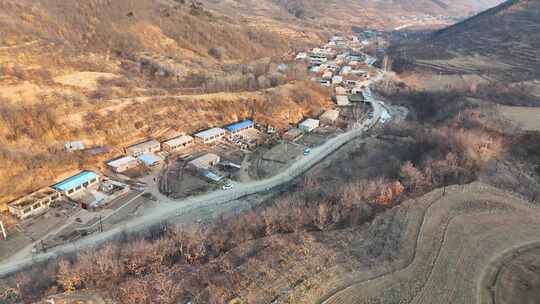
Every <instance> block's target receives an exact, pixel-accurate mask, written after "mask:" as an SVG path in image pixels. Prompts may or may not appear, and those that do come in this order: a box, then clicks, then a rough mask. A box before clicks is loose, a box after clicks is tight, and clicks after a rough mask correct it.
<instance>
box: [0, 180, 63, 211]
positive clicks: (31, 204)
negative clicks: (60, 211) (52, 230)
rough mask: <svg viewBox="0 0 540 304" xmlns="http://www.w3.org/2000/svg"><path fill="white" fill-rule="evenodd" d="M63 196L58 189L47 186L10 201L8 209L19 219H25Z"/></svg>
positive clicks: (45, 208)
mask: <svg viewBox="0 0 540 304" xmlns="http://www.w3.org/2000/svg"><path fill="white" fill-rule="evenodd" d="M61 197H62V196H61V195H60V193H59V192H58V191H56V190H54V189H52V188H49V187H47V188H43V189H41V190H38V191H36V192H34V193H32V194H29V195H27V196H24V197H22V198H20V199H18V200H16V201H13V202H11V203H9V204H8V210H9V213H11V214H13V215H14V216H16V217H18V218H19V219H25V218H27V217H30V216H32V215H36V214H39V213H42V212H44V211H45V210H47V209H48V208H49V206H50V205H51V203H53V202H56V201H58V200H60V199H61Z"/></svg>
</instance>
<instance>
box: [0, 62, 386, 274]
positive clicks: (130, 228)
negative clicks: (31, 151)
mask: <svg viewBox="0 0 540 304" xmlns="http://www.w3.org/2000/svg"><path fill="white" fill-rule="evenodd" d="M383 76H384V75H383V72H379V73H378V74H377V76H376V77H374V78H373V79H372V80H371V81H370V84H372V83H375V82H377V81H379V80H381V79H382V77H383ZM365 94H366V101H367V102H370V103H371V105H372V107H373V118H372V119H368V120H366V121H364V122H363V123H362V124H360V126H359V127H358V128H356V129H353V130H350V131H347V132H345V133H343V134H340V135H338V136H336V137H334V138H332V139H330V140H328V141H327V142H325V143H324V144H322V145H321V146H319V147H316V148H314V149H312V151H311V153H310V154H309V155H307V156H303V157H301V158H300V159H298V160H297V161H296V162H295V163H294V164H292V165H291V166H290V167H288V168H287V169H286V170H285V171H283V172H281V173H279V174H277V175H275V176H273V177H270V178H267V179H264V180H259V181H253V182H248V183H241V184H237V186H236V187H235V188H234V189H230V190H218V191H214V192H211V193H207V194H204V195H200V196H195V197H190V198H188V199H185V200H182V201H175V200H171V199H169V198H167V197H165V196H162V195H160V196H159V198H158V199H159V200H160V202H162V203H163V204H161V205H160V207H158V208H156V209H153V210H151V211H150V212H149V213H146V214H145V215H143V216H141V217H138V218H134V219H132V220H130V221H127V222H125V223H122V224H119V225H118V226H116V227H113V228H111V229H110V230H107V231H104V232H102V233H99V234H93V235H89V236H87V237H84V238H82V239H80V240H77V241H75V242H71V243H68V244H65V245H61V246H58V247H55V248H52V249H50V250H49V251H48V252H45V253H40V254H37V255H34V256H31V257H24V258H22V257H21V258H18V259H16V260H15V259H9V258H8V259H6V261H4V262H3V263H1V264H0V277H4V276H7V275H10V274H13V273H15V272H17V271H19V270H21V269H23V268H25V267H29V266H31V265H32V264H34V263H37V262H42V261H46V260H48V259H51V258H55V257H58V256H61V255H64V254H69V253H73V252H77V251H80V250H81V249H85V248H90V247H93V246H96V245H99V244H101V243H103V242H105V241H108V240H113V239H114V238H115V237H118V236H120V235H122V234H123V233H125V232H127V233H134V232H139V231H144V230H145V229H148V228H149V227H151V226H152V225H155V224H158V223H161V222H165V221H167V220H169V219H172V218H175V217H178V216H181V215H184V214H187V213H189V212H192V211H196V210H201V209H204V208H212V207H214V206H218V205H222V204H225V203H227V202H231V201H234V200H238V199H240V198H242V197H246V196H248V195H252V194H257V193H262V192H266V191H268V190H270V189H273V188H276V187H278V186H281V185H284V184H287V183H289V182H291V181H292V180H293V179H295V178H296V177H298V176H300V175H302V174H303V173H305V172H306V171H307V170H309V169H310V168H312V167H313V166H314V165H316V164H317V163H319V162H321V161H322V160H323V159H325V158H326V157H327V156H329V155H330V154H332V153H334V152H335V151H336V150H338V149H339V148H340V147H342V146H343V145H345V144H346V143H348V142H350V141H352V140H353V139H356V138H358V137H360V136H361V135H362V134H363V133H364V132H365V131H367V130H368V129H370V128H372V127H373V126H375V125H376V124H377V122H378V121H379V119H380V118H381V115H382V113H383V111H387V110H386V109H385V106H384V103H383V102H381V101H379V100H377V99H376V98H374V97H373V96H372V94H371V90H370V88H369V86H367V88H366V90H365Z"/></svg>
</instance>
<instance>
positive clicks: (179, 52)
mask: <svg viewBox="0 0 540 304" xmlns="http://www.w3.org/2000/svg"><path fill="white" fill-rule="evenodd" d="M0 14H1V15H2V16H4V17H5V18H1V19H2V20H0V72H1V73H0V87H1V88H2V90H1V93H0V98H1V106H0V143H1V144H2V147H3V148H2V149H1V151H0V157H1V159H0V162H1V163H2V165H1V166H0V172H1V174H0V184H1V186H0V197H1V198H0V208H3V207H4V206H5V205H4V204H5V203H6V202H9V201H11V200H13V199H15V198H16V197H18V196H21V195H24V194H25V193H27V192H30V191H33V190H36V189H37V188H40V187H43V186H45V185H48V184H51V183H53V182H54V181H55V180H56V179H57V178H59V177H60V175H62V174H63V173H67V172H69V171H71V170H77V169H81V168H88V169H97V168H99V167H100V166H101V161H102V160H103V159H104V158H107V157H111V156H113V155H102V156H100V157H93V156H90V155H87V154H85V153H78V154H68V153H65V152H63V151H62V145H63V142H64V141H67V140H83V141H84V142H85V143H86V145H87V146H94V145H98V146H101V145H106V146H109V147H111V148H117V149H118V148H122V146H123V145H125V144H130V143H133V142H134V141H137V140H139V139H141V138H144V137H148V136H153V135H155V134H160V132H161V131H163V130H167V129H170V130H172V129H174V130H179V131H184V132H192V131H195V130H199V129H202V128H206V127H209V126H214V125H221V124H224V123H229V122H232V121H235V120H237V119H241V118H245V117H248V116H252V115H253V114H254V113H255V116H256V117H255V118H256V119H258V120H260V122H262V123H272V124H275V125H278V126H283V125H284V124H285V123H286V122H285V117H286V116H285V115H281V114H282V113H280V112H281V111H283V110H284V109H285V107H286V108H288V109H290V111H291V112H294V113H291V120H293V121H296V120H299V119H301V118H302V115H306V114H318V113H319V112H320V111H321V109H322V108H324V107H326V105H327V104H328V102H329V101H327V100H326V92H324V91H323V90H321V89H319V88H317V87H315V86H313V85H311V84H309V83H305V82H303V81H302V80H303V79H304V78H305V75H304V74H303V68H302V66H296V65H294V64H289V68H288V69H287V70H285V71H280V70H278V68H277V66H278V63H281V62H283V60H282V59H280V58H279V57H281V56H282V55H283V54H285V53H286V52H287V51H289V49H291V48H296V47H297V46H300V45H305V44H306V42H310V43H313V42H314V41H315V42H317V41H318V38H317V35H315V34H314V35H313V36H310V35H311V34H312V33H311V32H310V33H304V34H303V36H302V35H300V36H299V37H297V38H296V39H295V40H294V41H293V42H291V41H290V40H289V39H288V38H289V37H288V36H287V34H286V33H276V32H274V31H272V30H269V29H266V28H265V27H264V26H259V25H258V24H257V23H256V22H255V23H246V22H245V21H241V20H235V19H232V18H228V17H226V16H224V15H223V14H220V13H218V12H210V11H209V10H208V9H207V8H205V6H204V5H203V4H200V3H198V2H190V1H161V2H155V1H147V0H130V1H121V2H115V1H112V2H111V1H101V0H85V1H78V2H65V1H57V0H43V1H20V2H17V3H14V2H11V1H0ZM295 33H296V30H295V29H291V34H295ZM311 39H313V40H311ZM212 49H216V50H219V53H220V54H219V56H216V54H214V53H213V52H210V50H212ZM218 57H219V58H218ZM273 58H275V59H273ZM100 75H101V76H100ZM100 77H101V78H100ZM295 81H296V82H295ZM293 82H295V83H293ZM291 83H292V84H291ZM267 89H268V90H267ZM256 91H261V92H256ZM220 92H222V93H220ZM231 92H234V93H231ZM210 93H218V94H210ZM186 95H189V96H186ZM308 101H309V102H308ZM113 151H114V149H113ZM115 153H116V152H115Z"/></svg>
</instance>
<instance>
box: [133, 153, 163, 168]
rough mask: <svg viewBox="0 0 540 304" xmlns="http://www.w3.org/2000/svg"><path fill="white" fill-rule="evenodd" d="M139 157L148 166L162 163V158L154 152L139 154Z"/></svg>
mask: <svg viewBox="0 0 540 304" xmlns="http://www.w3.org/2000/svg"><path fill="white" fill-rule="evenodd" d="M137 159H138V160H139V161H141V163H143V164H144V165H145V166H147V167H154V166H157V165H159V164H160V163H161V158H160V157H159V156H157V155H155V154H153V153H145V154H142V155H139V156H137Z"/></svg>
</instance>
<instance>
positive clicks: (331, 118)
mask: <svg viewBox="0 0 540 304" xmlns="http://www.w3.org/2000/svg"><path fill="white" fill-rule="evenodd" d="M338 118H339V111H338V110H328V111H326V112H324V113H323V114H322V115H321V117H320V118H319V119H320V121H321V123H326V124H332V123H334V122H335V121H336V120H337V119H338Z"/></svg>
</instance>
